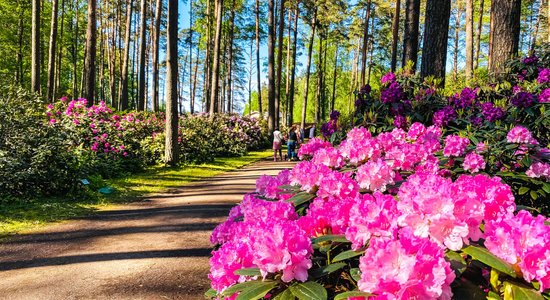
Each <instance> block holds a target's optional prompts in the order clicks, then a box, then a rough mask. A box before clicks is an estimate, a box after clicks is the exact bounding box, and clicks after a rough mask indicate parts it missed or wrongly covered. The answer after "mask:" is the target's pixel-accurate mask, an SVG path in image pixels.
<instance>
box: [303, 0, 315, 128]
mask: <svg viewBox="0 0 550 300" xmlns="http://www.w3.org/2000/svg"><path fill="white" fill-rule="evenodd" d="M316 27H317V7H316V8H315V12H314V13H313V20H312V21H311V36H310V37H309V46H308V50H307V65H306V82H305V88H304V102H302V120H301V121H300V126H301V127H302V128H306V116H307V98H308V94H309V73H310V69H311V56H312V54H313V42H314V39H315V28H316Z"/></svg>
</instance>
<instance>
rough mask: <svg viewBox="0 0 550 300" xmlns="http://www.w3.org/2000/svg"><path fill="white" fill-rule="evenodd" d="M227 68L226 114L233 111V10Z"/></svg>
mask: <svg viewBox="0 0 550 300" xmlns="http://www.w3.org/2000/svg"><path fill="white" fill-rule="evenodd" d="M233 6H235V0H233ZM229 23H230V24H229V45H228V47H229V57H228V59H229V67H228V69H227V87H228V92H227V112H228V113H230V112H232V111H233V39H234V35H235V9H232V10H231V17H230V20H229Z"/></svg>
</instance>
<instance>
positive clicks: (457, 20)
mask: <svg viewBox="0 0 550 300" xmlns="http://www.w3.org/2000/svg"><path fill="white" fill-rule="evenodd" d="M460 9H461V8H460V4H459V3H457V7H456V16H455V38H454V49H453V79H454V80H455V81H456V79H457V77H458V42H459V38H460V37H459V33H460V19H461V18H462V12H461V11H460Z"/></svg>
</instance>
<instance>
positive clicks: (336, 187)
mask: <svg viewBox="0 0 550 300" xmlns="http://www.w3.org/2000/svg"><path fill="white" fill-rule="evenodd" d="M358 192H359V185H358V184H357V182H356V181H355V180H353V179H351V173H340V172H338V171H331V172H327V173H325V174H324V176H323V177H322V179H321V181H320V182H319V190H318V191H317V196H319V197H321V198H325V197H329V196H334V197H339V198H347V197H355V196H356V195H357V193H358Z"/></svg>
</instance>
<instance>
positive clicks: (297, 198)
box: [286, 192, 315, 206]
mask: <svg viewBox="0 0 550 300" xmlns="http://www.w3.org/2000/svg"><path fill="white" fill-rule="evenodd" d="M313 198H315V195H314V194H310V193H307V192H300V193H298V194H296V195H294V196H293V197H292V198H290V199H288V200H286V201H287V202H292V203H293V204H294V206H298V205H300V204H304V203H306V202H308V201H310V200H311V199H313Z"/></svg>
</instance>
